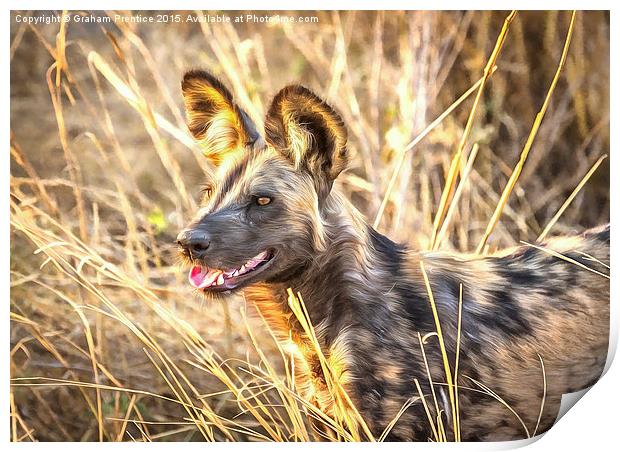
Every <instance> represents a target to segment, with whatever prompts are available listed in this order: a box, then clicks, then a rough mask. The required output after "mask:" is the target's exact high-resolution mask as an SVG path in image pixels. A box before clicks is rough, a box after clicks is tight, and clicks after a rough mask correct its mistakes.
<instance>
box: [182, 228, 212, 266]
mask: <svg viewBox="0 0 620 452" xmlns="http://www.w3.org/2000/svg"><path fill="white" fill-rule="evenodd" d="M177 244H178V245H179V246H180V247H181V248H183V250H185V251H186V252H187V253H188V254H189V257H193V258H196V259H199V258H201V257H203V256H204V255H205V254H206V252H207V249H209V245H210V244H211V239H210V238H209V234H208V233H207V232H206V231H203V230H200V229H185V230H183V231H181V233H180V234H179V235H178V236H177Z"/></svg>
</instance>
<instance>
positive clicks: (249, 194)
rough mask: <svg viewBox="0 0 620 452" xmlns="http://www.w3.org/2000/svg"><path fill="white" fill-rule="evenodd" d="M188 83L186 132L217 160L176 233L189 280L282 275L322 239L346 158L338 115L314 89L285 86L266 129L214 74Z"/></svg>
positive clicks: (189, 77)
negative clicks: (326, 208) (324, 212)
mask: <svg viewBox="0 0 620 452" xmlns="http://www.w3.org/2000/svg"><path fill="white" fill-rule="evenodd" d="M182 89H183V96H184V99H185V108H186V111H187V117H188V122H189V130H190V131H191V133H192V134H193V135H194V137H195V138H196V140H197V141H198V142H199V143H200V144H201V145H202V147H203V149H204V153H205V155H206V157H207V158H208V159H209V160H210V161H211V162H212V163H213V164H214V165H215V166H216V167H217V176H216V177H215V180H213V181H210V184H209V187H210V188H209V189H208V190H206V194H205V197H204V200H203V203H202V206H201V208H200V210H199V211H198V214H197V215H196V217H195V218H194V220H193V221H192V222H191V223H190V224H189V225H188V226H187V227H186V228H185V229H184V230H183V231H182V232H181V233H180V234H179V236H178V237H177V242H178V244H179V246H180V248H181V252H182V254H183V255H184V257H185V258H186V259H187V260H188V261H189V263H190V265H191V269H190V273H189V281H190V283H191V284H192V285H193V286H194V287H196V288H198V289H201V290H203V291H205V292H207V293H214V294H215V293H226V292H230V291H232V290H234V289H239V288H242V287H244V286H247V285H249V284H252V283H256V282H262V281H266V282H278V281H282V282H283V281H286V280H287V279H288V278H289V277H290V276H291V275H293V274H295V273H296V272H299V271H301V270H302V269H303V267H304V266H306V265H307V263H308V262H309V261H310V260H311V259H312V256H314V255H315V253H316V251H317V250H321V249H323V247H324V246H325V243H324V236H325V234H324V231H323V223H322V220H321V209H322V205H323V203H324V201H325V199H326V197H327V196H328V195H329V193H330V190H331V187H332V184H333V182H334V180H335V179H336V177H337V176H338V174H340V172H341V171H342V170H343V169H344V168H345V166H346V163H347V159H348V158H347V157H348V155H347V148H346V141H347V132H346V129H345V127H344V124H343V122H342V119H341V118H340V116H339V115H338V114H337V113H336V112H335V111H334V110H333V109H332V108H331V107H330V106H329V105H327V104H326V103H325V102H324V101H323V100H321V99H320V98H319V97H318V96H316V95H315V94H314V93H312V92H311V91H310V90H308V89H306V88H304V87H302V86H297V85H295V86H288V87H286V88H284V89H282V90H281V91H280V92H279V93H278V94H277V95H276V96H275V97H274V99H273V101H272V103H271V106H270V108H269V111H268V112H267V116H266V118H265V130H264V135H263V134H261V133H259V132H258V131H257V128H256V126H255V125H254V124H253V123H252V121H251V120H250V118H249V116H248V115H247V114H246V113H245V112H244V111H243V110H242V109H241V108H240V107H239V106H238V105H237V104H236V103H235V102H234V99H233V96H232V94H231V93H230V92H229V91H228V90H227V89H226V87H224V85H222V83H220V82H219V81H218V80H217V79H216V78H214V77H213V76H212V75H210V74H208V73H206V72H203V71H191V72H188V73H187V74H185V77H184V79H183V83H182Z"/></svg>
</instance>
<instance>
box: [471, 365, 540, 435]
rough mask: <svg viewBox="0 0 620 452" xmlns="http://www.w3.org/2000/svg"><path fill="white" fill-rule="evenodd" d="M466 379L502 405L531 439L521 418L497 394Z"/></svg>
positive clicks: (472, 380) (474, 381)
mask: <svg viewBox="0 0 620 452" xmlns="http://www.w3.org/2000/svg"><path fill="white" fill-rule="evenodd" d="M465 377H466V378H468V379H469V380H470V381H471V382H472V383H474V384H475V385H476V386H478V387H479V388H481V389H482V391H483V392H484V393H485V394H488V395H489V396H491V397H493V398H494V399H495V400H497V401H498V402H499V403H501V404H502V405H504V406H505V407H506V408H507V409H508V411H510V412H511V413H512V414H513V415H514V416H515V417H516V418H517V420H518V421H519V423H520V424H521V426H522V427H523V430H524V431H525V434H526V436H527V437H528V438H531V435H530V432H529V430H528V429H527V426H526V425H525V422H523V419H522V418H521V416H519V414H518V413H517V412H516V411H515V410H514V409H513V408H512V407H511V406H510V405H509V404H508V403H507V402H506V401H505V400H504V399H502V398H501V397H500V396H499V395H497V393H495V392H494V391H492V390H491V389H489V387H488V386H485V385H484V384H482V383H480V382H479V381H477V380H475V379H473V378H471V377H469V376H467V375H465Z"/></svg>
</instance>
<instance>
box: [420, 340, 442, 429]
mask: <svg viewBox="0 0 620 452" xmlns="http://www.w3.org/2000/svg"><path fill="white" fill-rule="evenodd" d="M425 337H426V336H425ZM418 343H419V344H420V350H421V352H422V360H423V361H424V369H425V370H426V376H427V377H428V385H429V386H430V388H431V395H432V396H433V403H434V404H435V413H440V412H441V409H440V408H439V403H438V402H437V394H436V393H435V385H434V384H433V376H432V374H431V369H430V367H429V366H428V360H427V359H426V351H425V350H424V343H425V340H423V339H422V335H421V334H420V332H419V331H418ZM441 424H443V422H442V419H441V416H437V428H438V429H439V427H440V426H441Z"/></svg>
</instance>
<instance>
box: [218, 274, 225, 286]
mask: <svg viewBox="0 0 620 452" xmlns="http://www.w3.org/2000/svg"><path fill="white" fill-rule="evenodd" d="M222 284H224V275H220V276H219V277H218V278H217V285H218V286H221V285H222Z"/></svg>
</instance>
